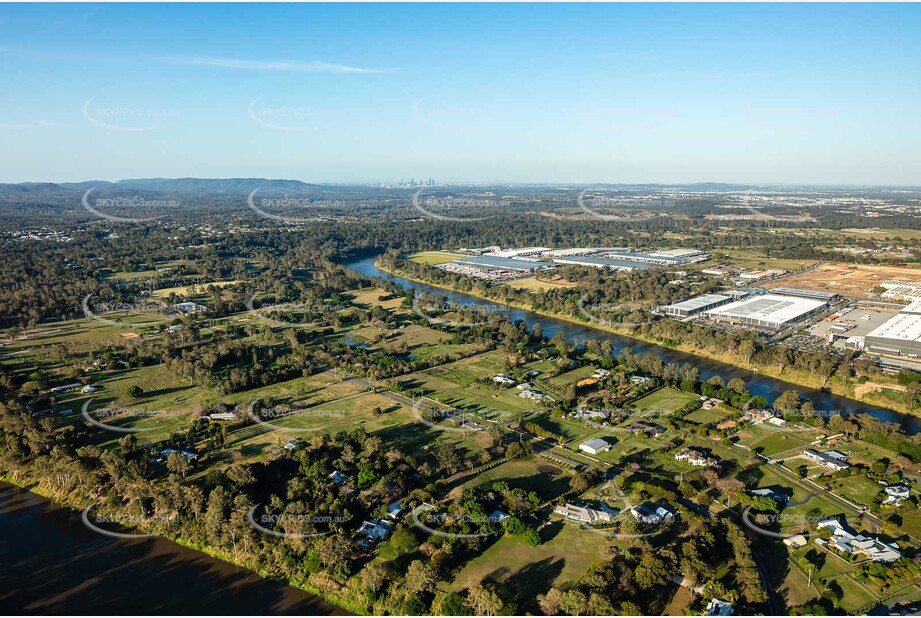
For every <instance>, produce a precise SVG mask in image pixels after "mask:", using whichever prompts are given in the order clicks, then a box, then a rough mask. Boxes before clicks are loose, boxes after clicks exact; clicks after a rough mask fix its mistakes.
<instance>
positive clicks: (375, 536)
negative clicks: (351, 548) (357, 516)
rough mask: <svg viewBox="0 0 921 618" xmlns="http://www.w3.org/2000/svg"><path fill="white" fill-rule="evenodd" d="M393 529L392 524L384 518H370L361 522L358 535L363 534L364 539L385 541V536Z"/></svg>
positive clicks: (375, 541)
mask: <svg viewBox="0 0 921 618" xmlns="http://www.w3.org/2000/svg"><path fill="white" fill-rule="evenodd" d="M392 531H393V525H392V524H391V523H390V522H389V521H387V520H385V519H372V520H370V521H365V522H362V524H361V527H360V528H359V529H358V535H359V536H363V537H364V538H365V539H366V541H370V542H374V543H377V542H380V541H386V540H387V537H389V536H390V533H391V532H392Z"/></svg>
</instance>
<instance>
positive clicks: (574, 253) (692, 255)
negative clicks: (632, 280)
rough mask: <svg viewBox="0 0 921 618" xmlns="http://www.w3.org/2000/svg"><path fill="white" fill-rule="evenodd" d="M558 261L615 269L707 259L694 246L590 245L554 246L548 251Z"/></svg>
mask: <svg viewBox="0 0 921 618" xmlns="http://www.w3.org/2000/svg"><path fill="white" fill-rule="evenodd" d="M547 255H550V256H553V261H554V262H557V263H559V264H578V265H581V266H594V267H596V268H604V267H605V266H607V267H610V268H615V269H617V270H646V269H648V268H650V267H653V266H681V265H682V264H691V263H694V262H700V261H702V260H706V259H707V257H708V256H707V254H706V253H704V252H703V251H699V250H697V249H668V250H666V251H654V252H652V253H640V252H637V251H633V250H631V249H629V248H628V247H589V248H584V249H578V248H576V249H556V250H553V251H549V252H547Z"/></svg>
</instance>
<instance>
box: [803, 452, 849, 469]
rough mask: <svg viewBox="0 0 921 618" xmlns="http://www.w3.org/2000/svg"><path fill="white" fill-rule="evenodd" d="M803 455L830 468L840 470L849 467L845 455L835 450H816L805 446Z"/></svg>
mask: <svg viewBox="0 0 921 618" xmlns="http://www.w3.org/2000/svg"><path fill="white" fill-rule="evenodd" d="M803 455H805V456H806V457H807V458H808V459H811V460H812V461H814V462H816V463H818V464H821V465H822V466H824V467H826V468H829V469H830V470H835V471H840V470H846V469H848V468H850V467H851V466H850V464H849V463H848V461H847V456H845V455H844V454H843V453H839V452H837V451H816V450H813V449H811V448H807V449H806V450H805V451H803Z"/></svg>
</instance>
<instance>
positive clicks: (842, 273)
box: [764, 263, 921, 298]
mask: <svg viewBox="0 0 921 618" xmlns="http://www.w3.org/2000/svg"><path fill="white" fill-rule="evenodd" d="M890 279H898V280H901V281H914V282H918V281H921V273H919V272H918V270H916V269H914V268H906V267H904V266H877V265H872V264H838V263H832V264H821V265H819V266H818V268H816V269H815V270H812V271H809V272H806V273H801V274H798V275H793V276H790V277H784V278H782V279H778V280H776V281H772V282H770V283H767V284H765V285H764V287H766V288H777V287H791V288H792V287H799V288H805V289H808V290H819V291H822V292H835V293H838V294H844V295H846V296H856V297H858V298H873V297H875V294H873V293H872V292H871V291H870V290H872V289H873V288H874V287H876V286H878V285H879V284H880V283H882V282H883V281H888V280H890Z"/></svg>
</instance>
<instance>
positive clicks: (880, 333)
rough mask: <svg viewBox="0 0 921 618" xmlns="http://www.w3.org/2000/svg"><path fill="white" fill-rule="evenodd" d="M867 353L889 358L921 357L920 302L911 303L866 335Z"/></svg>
mask: <svg viewBox="0 0 921 618" xmlns="http://www.w3.org/2000/svg"><path fill="white" fill-rule="evenodd" d="M864 346H865V348H866V350H867V351H868V352H873V353H875V354H887V355H890V356H908V357H911V358H917V357H921V302H918V301H916V302H913V303H911V304H910V305H908V306H907V307H905V308H904V309H902V310H901V311H900V312H899V313H897V314H896V315H895V316H893V317H892V318H890V319H889V320H887V321H886V322H884V323H882V324H880V325H879V326H877V327H876V328H875V329H874V330H872V331H870V332H869V333H867V336H866V338H865V339H864Z"/></svg>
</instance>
